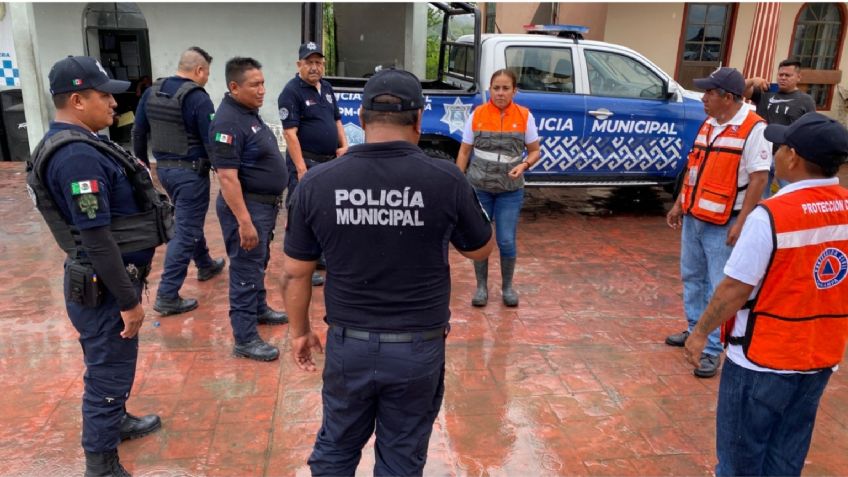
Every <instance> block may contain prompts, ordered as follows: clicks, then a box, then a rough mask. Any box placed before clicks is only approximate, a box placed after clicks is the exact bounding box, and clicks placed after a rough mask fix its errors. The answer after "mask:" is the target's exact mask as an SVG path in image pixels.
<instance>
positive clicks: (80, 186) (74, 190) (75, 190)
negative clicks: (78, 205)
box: [71, 179, 100, 196]
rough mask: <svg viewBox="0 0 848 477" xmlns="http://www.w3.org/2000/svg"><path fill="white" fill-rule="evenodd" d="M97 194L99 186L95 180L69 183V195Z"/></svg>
mask: <svg viewBox="0 0 848 477" xmlns="http://www.w3.org/2000/svg"><path fill="white" fill-rule="evenodd" d="M98 192H100V184H98V183H97V179H89V180H87V181H79V182H71V195H74V196H76V195H83V194H96V193H98Z"/></svg>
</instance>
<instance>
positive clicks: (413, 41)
mask: <svg viewBox="0 0 848 477" xmlns="http://www.w3.org/2000/svg"><path fill="white" fill-rule="evenodd" d="M427 8H428V4H427V3H426V2H416V3H408V4H406V42H405V44H404V52H403V63H404V68H405V69H406V70H407V71H410V72H412V73H413V74H415V76H417V77H419V78H420V79H422V80H423V79H425V78H424V75H425V74H426V73H427Z"/></svg>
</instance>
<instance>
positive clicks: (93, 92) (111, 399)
mask: <svg viewBox="0 0 848 477" xmlns="http://www.w3.org/2000/svg"><path fill="white" fill-rule="evenodd" d="M49 79H50V91H51V94H52V95H53V103H54V104H55V106H56V120H55V121H54V122H52V123H51V124H50V129H49V130H48V132H47V134H46V135H45V136H44V139H42V141H41V142H40V143H39V144H38V146H36V149H35V151H34V153H33V159H32V161H31V162H30V163H29V164H28V167H27V170H28V174H27V188H28V189H29V191H30V194H31V195H32V197H33V200H34V201H35V204H36V207H37V208H38V210H39V212H41V214H42V215H43V216H44V219H45V221H46V222H47V225H48V226H49V228H50V231H51V232H52V234H53V236H54V238H55V239H56V241H57V242H58V244H59V246H60V247H61V248H62V249H63V250H64V251H65V252H66V253H67V254H68V258H67V259H66V261H65V279H64V282H65V287H64V289H65V305H66V307H67V310H68V316H69V317H70V319H71V322H72V323H73V325H74V328H76V330H77V331H78V332H79V334H80V338H79V341H80V344H81V345H82V349H83V355H84V359H85V365H86V372H85V377H84V380H85V393H84V394H83V402H82V416H83V419H82V426H83V429H82V447H83V449H84V450H85V462H86V470H85V475H86V476H113V475H114V476H124V475H129V473H127V471H126V470H125V469H124V468H123V466H121V464H120V462H119V460H118V452H117V447H118V443H119V442H120V441H121V440H124V439H131V438H135V437H140V436H143V435H146V434H148V433H150V432H153V431H155V430H157V429H159V427H160V426H161V422H160V419H159V417H158V416H156V415H149V416H144V417H141V418H138V417H135V416H132V415H130V414H128V413H127V412H126V407H125V404H126V401H127V398H128V397H129V393H130V390H131V389H132V385H133V380H134V378H135V367H136V360H137V358H138V331H139V329H140V328H141V325H142V322H143V321H144V309H143V308H142V305H141V298H140V293H141V289H142V287H143V285H144V284H145V283H146V277H147V274H148V273H149V271H150V262H151V260H152V259H153V253H154V249H155V247H156V246H158V245H159V244H161V243H163V242H164V241H166V240H167V239H168V238H169V237H170V235H171V234H172V233H173V230H172V228H173V215H172V214H173V209H172V208H171V206H170V204H169V203H168V202H167V198H164V196H161V195H160V194H158V193H157V192H156V190H155V189H154V188H153V183H152V180H151V178H150V173H149V171H148V170H147V168H146V167H145V166H144V164H143V163H141V162H140V161H139V160H138V159H137V158H135V157H133V156H132V155H131V154H130V153H129V152H128V151H126V150H124V149H123V148H121V147H120V146H118V145H117V144H115V143H113V142H111V141H109V139H108V138H106V137H104V136H99V135H97V133H96V131H99V130H101V129H103V128H106V127H108V126H110V125H111V124H112V121H113V114H114V108H115V106H117V104H116V102H115V99H114V98H113V97H112V94H113V93H119V92H122V91H125V90H126V89H127V88H128V87H129V85H130V84H129V83H128V82H126V81H115V80H111V79H109V76H108V75H107V74H106V71H105V70H104V69H103V67H102V66H101V65H100V63H98V62H97V61H96V60H95V59H94V58H90V57H87V56H75V57H70V56H69V57H67V58H65V59H63V60H60V61H59V62H57V63H56V64H55V65H54V66H53V68H52V69H51V70H50V74H49Z"/></svg>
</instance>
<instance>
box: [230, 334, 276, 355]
mask: <svg viewBox="0 0 848 477" xmlns="http://www.w3.org/2000/svg"><path fill="white" fill-rule="evenodd" d="M233 354H234V355H235V356H238V357H240V358H247V359H254V360H256V361H274V360H275V359H277V358H278V357H279V356H280V350H278V349H277V347H276V346H271V345H269V344H268V343H266V342H264V341H262V338H257V339H255V340H253V341H248V342H247V343H244V344H236V345H235V346H233Z"/></svg>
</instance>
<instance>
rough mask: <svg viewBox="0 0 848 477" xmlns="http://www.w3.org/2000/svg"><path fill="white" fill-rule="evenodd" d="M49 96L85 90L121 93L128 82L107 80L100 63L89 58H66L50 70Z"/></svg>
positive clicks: (127, 86) (127, 85) (107, 77)
mask: <svg viewBox="0 0 848 477" xmlns="http://www.w3.org/2000/svg"><path fill="white" fill-rule="evenodd" d="M47 77H48V78H49V79H50V94H52V95H54V96H55V95H57V94H62V93H70V92H73V91H83V90H86V89H96V90H97V91H102V92H104V93H111V94H115V93H123V92H124V91H126V90H127V89H129V87H130V82H129V81H120V80H114V79H112V78H109V74H108V73H106V70H105V69H104V68H103V66H101V65H100V62H99V61H97V60H95V59H94V58H92V57H90V56H68V57H67V58H63V59H61V60H59V61H57V62H56V64H54V65H53V68H50V74H49V75H48V76H47Z"/></svg>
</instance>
